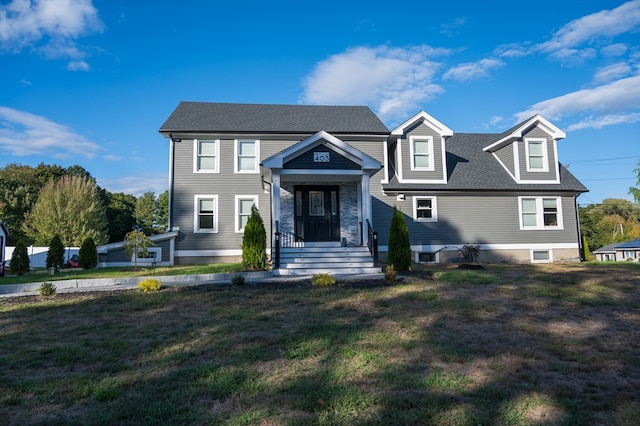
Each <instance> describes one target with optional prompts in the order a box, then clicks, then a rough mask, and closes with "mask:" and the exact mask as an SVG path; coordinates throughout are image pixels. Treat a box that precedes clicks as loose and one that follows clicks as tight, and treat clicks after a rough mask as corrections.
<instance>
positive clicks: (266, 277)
mask: <svg viewBox="0 0 640 426" xmlns="http://www.w3.org/2000/svg"><path fill="white" fill-rule="evenodd" d="M235 275H242V276H244V277H245V280H246V282H247V283H255V282H285V281H301V280H307V279H310V278H311V276H300V275H295V276H291V275H289V276H274V275H273V273H272V272H271V271H257V272H226V273H219V274H201V275H151V276H146V277H127V278H95V279H80V280H78V279H76V280H59V281H47V279H46V278H45V279H43V280H42V281H37V282H33V283H25V284H6V285H2V284H1V283H2V278H0V297H16V296H32V295H38V294H40V286H41V285H42V283H43V282H51V283H52V284H53V285H55V286H56V292H57V293H73V292H88V291H114V290H130V289H135V288H137V287H138V283H139V282H140V281H142V280H144V279H147V278H152V279H156V280H159V281H160V282H162V285H163V286H165V287H172V286H189V285H203V284H219V285H231V280H232V279H233V277H234V276H235ZM43 277H46V276H44V275H43ZM349 277H351V278H353V275H351V276H347V275H336V276H335V278H336V279H337V280H340V279H346V278H349ZM363 277H366V278H380V277H384V274H382V273H380V274H367V275H358V278H363Z"/></svg>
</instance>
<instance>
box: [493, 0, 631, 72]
mask: <svg viewBox="0 0 640 426" xmlns="http://www.w3.org/2000/svg"><path fill="white" fill-rule="evenodd" d="M639 26H640V0H632V1H629V2H627V3H624V4H622V5H620V6H619V7H617V8H615V9H612V10H601V11H600V12H596V13H592V14H591V15H586V16H583V17H581V18H578V19H575V20H573V21H571V22H569V23H568V24H566V25H564V26H563V27H562V28H560V29H559V30H558V31H556V32H555V33H554V34H553V36H552V37H551V39H550V40H548V41H545V42H543V43H538V44H531V43H530V42H526V43H511V44H504V45H501V46H498V47H497V48H496V49H495V51H494V54H495V55H497V56H499V57H503V58H513V57H521V56H527V55H531V54H534V53H542V54H546V55H548V56H549V58H551V59H554V60H557V61H561V62H564V63H569V64H579V63H582V62H584V61H585V60H587V59H592V58H594V57H596V56H597V50H596V48H594V47H593V46H594V45H595V46H598V45H600V46H601V47H599V49H600V53H601V54H603V55H605V56H620V55H623V54H624V53H625V52H626V50H627V47H626V45H624V44H622V43H612V44H608V43H610V41H611V40H612V39H613V38H614V37H616V36H618V35H620V34H624V33H628V32H632V31H635V30H637V29H638V27H639Z"/></svg>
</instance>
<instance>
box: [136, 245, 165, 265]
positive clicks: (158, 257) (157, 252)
mask: <svg viewBox="0 0 640 426" xmlns="http://www.w3.org/2000/svg"><path fill="white" fill-rule="evenodd" d="M138 253H142V250H138ZM147 253H155V255H154V257H153V258H150V257H139V258H138V260H137V262H138V264H141V263H143V264H147V263H149V264H151V263H154V262H155V263H160V262H162V247H147ZM135 262H136V259H135V253H131V263H135Z"/></svg>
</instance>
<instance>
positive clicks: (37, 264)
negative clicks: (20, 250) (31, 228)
mask: <svg viewBox="0 0 640 426" xmlns="http://www.w3.org/2000/svg"><path fill="white" fill-rule="evenodd" d="M14 249H15V247H5V248H4V259H5V260H6V261H7V265H9V264H10V263H11V257H12V256H13V250H14ZM48 252H49V247H34V246H29V247H27V254H28V255H29V261H30V262H31V263H30V264H29V266H30V267H31V268H46V266H47V253H48ZM79 252H80V247H71V248H69V247H67V248H65V249H64V260H67V259H68V258H70V257H71V256H73V255H74V254H78V253H79Z"/></svg>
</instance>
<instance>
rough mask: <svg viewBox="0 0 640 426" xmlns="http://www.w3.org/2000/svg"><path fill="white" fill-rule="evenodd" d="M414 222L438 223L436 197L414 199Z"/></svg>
mask: <svg viewBox="0 0 640 426" xmlns="http://www.w3.org/2000/svg"><path fill="white" fill-rule="evenodd" d="M413 220H415V221H419V222H437V221H438V211H437V205H436V197H413Z"/></svg>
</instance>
